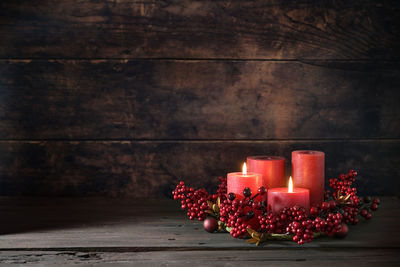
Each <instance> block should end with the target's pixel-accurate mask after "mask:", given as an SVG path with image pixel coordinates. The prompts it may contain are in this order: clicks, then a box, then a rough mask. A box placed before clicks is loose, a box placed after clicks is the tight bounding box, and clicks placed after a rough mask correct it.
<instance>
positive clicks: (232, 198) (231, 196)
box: [228, 193, 236, 201]
mask: <svg viewBox="0 0 400 267" xmlns="http://www.w3.org/2000/svg"><path fill="white" fill-rule="evenodd" d="M235 197H236V195H235V193H229V194H228V199H229V200H230V201H233V200H234V199H235Z"/></svg>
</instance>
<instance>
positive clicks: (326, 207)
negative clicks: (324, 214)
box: [321, 202, 329, 210]
mask: <svg viewBox="0 0 400 267" xmlns="http://www.w3.org/2000/svg"><path fill="white" fill-rule="evenodd" d="M321 208H322V209H323V210H328V209H329V203H328V202H322V205H321Z"/></svg>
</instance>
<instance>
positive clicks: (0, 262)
mask: <svg viewBox="0 0 400 267" xmlns="http://www.w3.org/2000/svg"><path fill="white" fill-rule="evenodd" d="M381 200H382V204H381V206H380V209H379V210H378V211H377V212H376V213H375V215H374V216H373V218H372V220H370V221H364V220H361V222H360V223H359V225H357V227H351V228H350V233H349V235H348V236H347V238H345V239H332V238H328V237H323V238H319V239H316V240H314V241H313V242H311V243H308V244H305V245H303V246H300V245H297V244H296V243H294V242H283V241H270V242H267V243H265V244H263V245H262V246H259V247H256V246H255V245H249V244H246V243H245V242H244V241H243V240H239V239H233V238H231V237H230V235H229V234H209V233H207V232H205V231H204V230H203V228H202V224H201V222H197V221H190V220H188V219H187V218H186V216H185V214H184V213H183V212H182V211H180V210H179V208H178V203H177V202H174V201H172V200H165V199H163V200H142V201H138V200H127V199H124V200H122V199H99V198H10V197H7V198H4V197H3V198H0V214H1V219H0V232H1V234H0V266H15V265H19V264H26V265H28V266H29V265H33V266H38V265H40V266H43V265H49V266H54V265H72V264H75V265H82V266H87V265H93V264H95V265H100V266H108V265H111V264H113V265H117V266H131V265H135V266H137V265H141V266H143V265H144V266H154V265H156V266H157V265H162V266H189V265H194V266H197V265H218V266H220V265H227V266H237V265H242V266H247V265H260V264H267V263H268V264H272V265H275V266H291V265H296V266H297V265H307V266H321V265H323V264H327V265H328V266H330V265H335V266H359V265H361V264H362V265H366V266H377V265H380V266H399V265H400V246H399V245H400V242H399V240H400V230H399V219H400V215H399V214H400V199H399V198H397V197H385V198H381Z"/></svg>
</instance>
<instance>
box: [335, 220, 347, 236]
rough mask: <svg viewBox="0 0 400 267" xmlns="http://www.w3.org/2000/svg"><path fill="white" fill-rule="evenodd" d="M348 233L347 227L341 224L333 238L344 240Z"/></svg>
mask: <svg viewBox="0 0 400 267" xmlns="http://www.w3.org/2000/svg"><path fill="white" fill-rule="evenodd" d="M348 233H349V227H348V226H347V224H345V223H342V227H341V228H340V230H339V231H337V232H336V233H335V237H337V238H344V237H346V236H347V234H348Z"/></svg>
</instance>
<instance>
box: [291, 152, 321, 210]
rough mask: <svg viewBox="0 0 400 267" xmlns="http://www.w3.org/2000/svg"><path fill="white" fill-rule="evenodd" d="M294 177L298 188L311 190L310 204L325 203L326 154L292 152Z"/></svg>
mask: <svg viewBox="0 0 400 267" xmlns="http://www.w3.org/2000/svg"><path fill="white" fill-rule="evenodd" d="M292 176H293V181H294V183H295V184H296V186H299V187H304V188H308V189H310V204H311V205H314V204H321V203H322V201H324V181H325V153H324V152H321V151H311V150H298V151H293V152H292Z"/></svg>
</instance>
